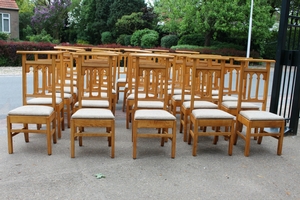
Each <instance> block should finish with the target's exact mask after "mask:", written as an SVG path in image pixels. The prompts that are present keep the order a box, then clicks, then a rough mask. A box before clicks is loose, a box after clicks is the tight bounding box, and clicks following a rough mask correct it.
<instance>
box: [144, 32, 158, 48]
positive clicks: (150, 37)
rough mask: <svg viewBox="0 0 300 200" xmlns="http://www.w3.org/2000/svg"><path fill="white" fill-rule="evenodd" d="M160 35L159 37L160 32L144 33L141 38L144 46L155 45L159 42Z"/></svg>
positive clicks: (150, 46)
mask: <svg viewBox="0 0 300 200" xmlns="http://www.w3.org/2000/svg"><path fill="white" fill-rule="evenodd" d="M158 37H159V35H158V33H157V34H154V33H149V34H145V35H143V37H142V39H141V46H142V48H152V47H155V46H156V45H157V44H158Z"/></svg>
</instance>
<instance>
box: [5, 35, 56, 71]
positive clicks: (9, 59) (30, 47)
mask: <svg viewBox="0 0 300 200" xmlns="http://www.w3.org/2000/svg"><path fill="white" fill-rule="evenodd" d="M54 46H55V44H51V43H42V42H39V43H36V42H11V41H4V40H0V66H21V65H22V62H21V55H19V54H17V51H18V50H25V51H36V50H54V48H53V47H54Z"/></svg>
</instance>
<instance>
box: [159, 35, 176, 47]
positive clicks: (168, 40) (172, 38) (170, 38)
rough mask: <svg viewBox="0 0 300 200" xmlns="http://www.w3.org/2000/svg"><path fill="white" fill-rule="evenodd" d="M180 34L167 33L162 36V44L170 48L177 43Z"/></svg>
mask: <svg viewBox="0 0 300 200" xmlns="http://www.w3.org/2000/svg"><path fill="white" fill-rule="evenodd" d="M177 42H178V36H177V35H166V36H164V37H162V38H161V42H160V46H162V47H165V48H170V47H172V46H174V45H177Z"/></svg>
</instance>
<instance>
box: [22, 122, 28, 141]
mask: <svg viewBox="0 0 300 200" xmlns="http://www.w3.org/2000/svg"><path fill="white" fill-rule="evenodd" d="M23 128H24V129H25V130H26V129H28V124H23ZM24 140H25V142H29V133H28V132H24Z"/></svg>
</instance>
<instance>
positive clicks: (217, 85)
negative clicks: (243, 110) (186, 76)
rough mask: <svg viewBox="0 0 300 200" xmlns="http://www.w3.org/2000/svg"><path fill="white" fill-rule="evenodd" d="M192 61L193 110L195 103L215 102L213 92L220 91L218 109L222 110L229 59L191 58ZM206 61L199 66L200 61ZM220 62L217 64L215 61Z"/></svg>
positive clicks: (213, 57)
mask: <svg viewBox="0 0 300 200" xmlns="http://www.w3.org/2000/svg"><path fill="white" fill-rule="evenodd" d="M189 58H190V59H192V63H193V65H192V72H191V110H192V109H194V103H193V102H194V101H196V100H201V101H210V102H215V99H214V94H213V90H217V91H218V98H219V99H220V100H219V101H218V107H219V108H220V106H221V102H222V98H223V86H224V66H225V61H226V60H227V58H222V57H217V58H216V57H215V56H211V57H209V56H203V57H201V56H190V57H189ZM203 59H205V60H206V62H207V63H206V65H203V62H202V63H201V64H199V63H200V62H199V60H203ZM216 59H217V60H218V62H215V60H216Z"/></svg>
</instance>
